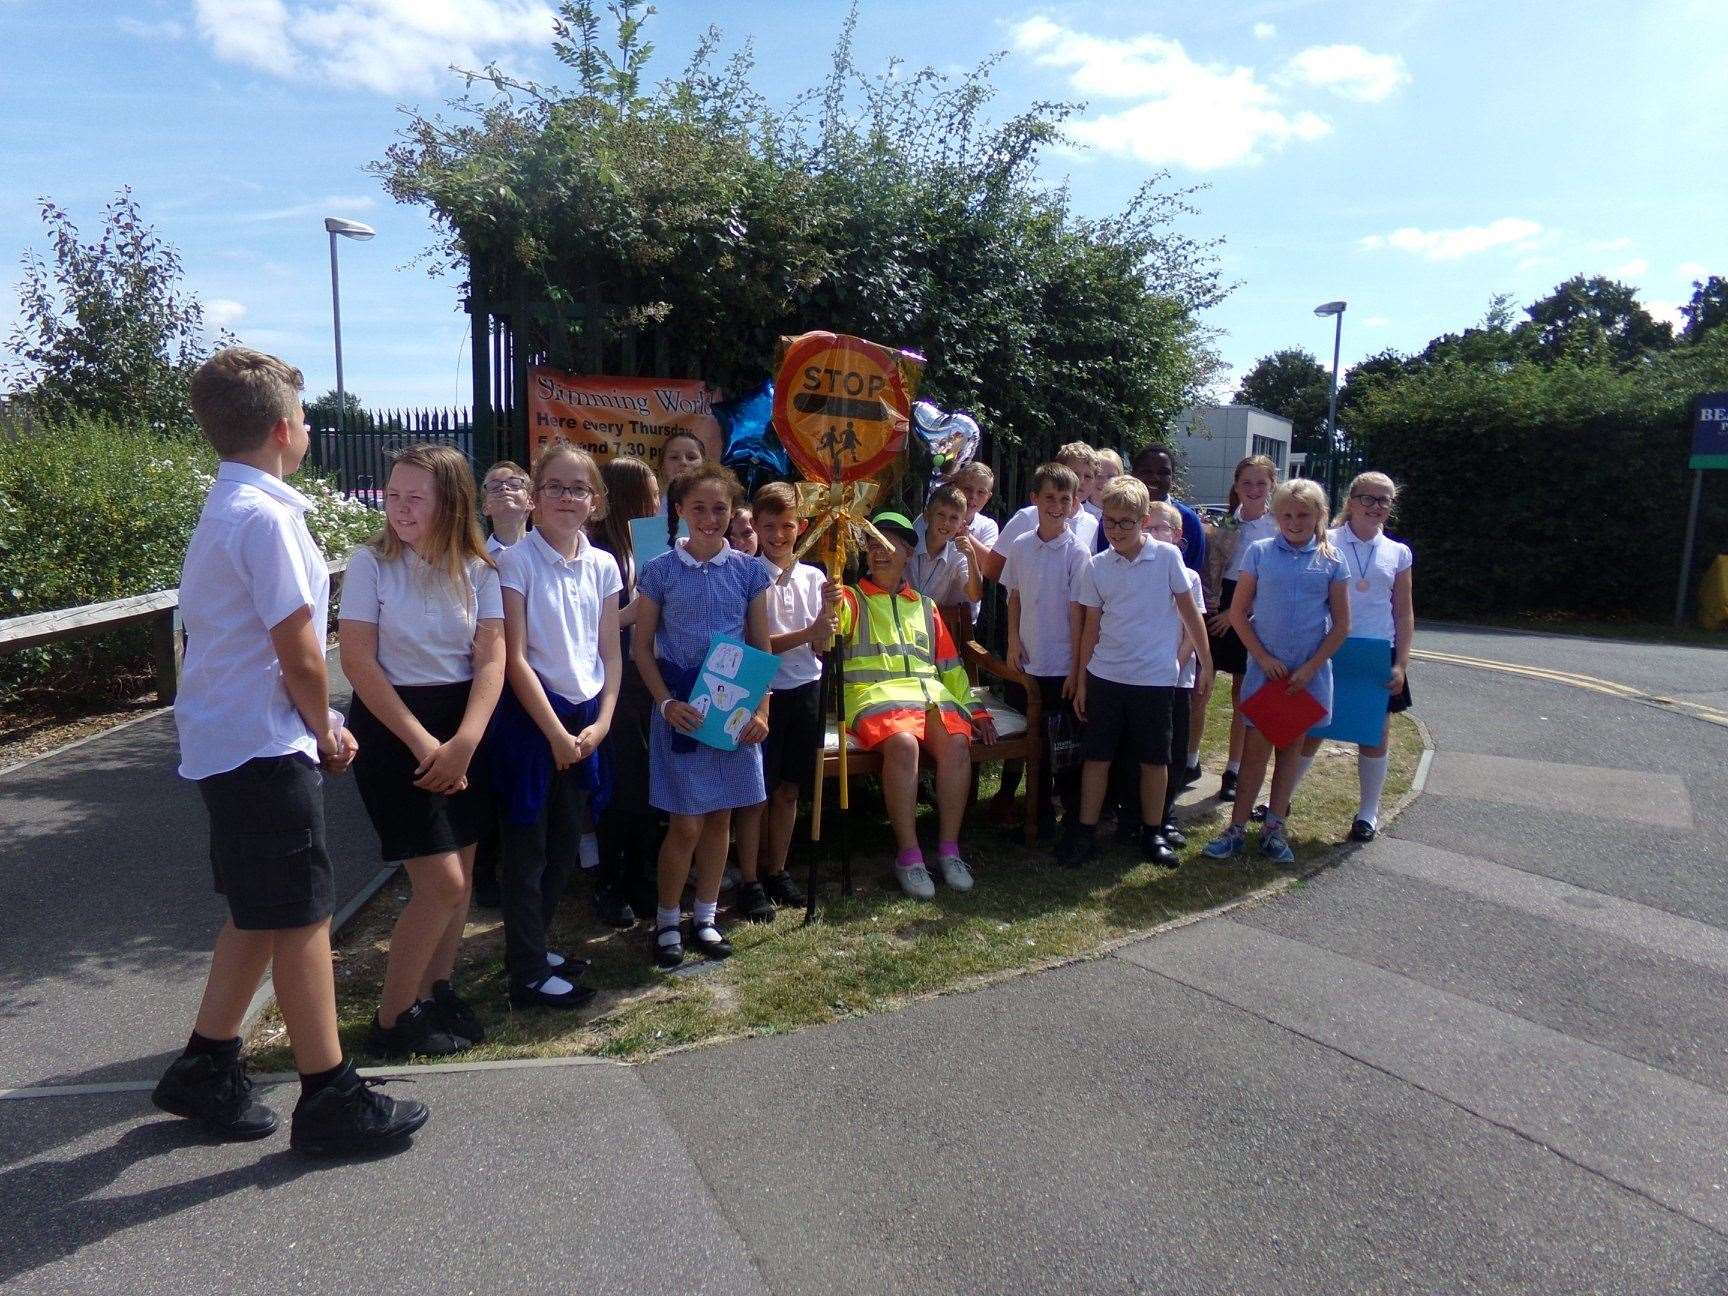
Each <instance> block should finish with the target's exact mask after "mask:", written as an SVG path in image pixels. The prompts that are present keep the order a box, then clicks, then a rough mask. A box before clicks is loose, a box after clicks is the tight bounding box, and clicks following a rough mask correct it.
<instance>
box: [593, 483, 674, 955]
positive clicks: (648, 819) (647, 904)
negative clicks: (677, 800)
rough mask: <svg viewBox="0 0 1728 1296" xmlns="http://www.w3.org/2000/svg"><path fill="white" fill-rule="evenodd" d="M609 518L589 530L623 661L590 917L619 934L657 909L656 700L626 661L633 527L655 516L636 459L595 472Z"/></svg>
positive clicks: (636, 603) (656, 506)
mask: <svg viewBox="0 0 1728 1296" xmlns="http://www.w3.org/2000/svg"><path fill="white" fill-rule="evenodd" d="M600 478H601V481H602V482H603V483H604V484H605V487H606V513H605V516H604V517H603V518H602V519H601V520H600V521H599V522H598V523H596V524H593V525H591V526H590V528H589V535H590V538H591V539H592V540H593V541H594V544H595V547H597V548H599V549H602V550H604V551H605V552H607V553H609V554H611V555H612V557H613V558H614V560H616V562H617V563H618V572H619V576H620V578H621V580H622V582H623V586H622V589H621V591H620V593H619V599H620V601H621V603H622V610H621V611H620V612H619V613H618V632H619V635H620V648H621V653H622V658H623V664H622V671H621V679H620V682H619V685H618V704H617V706H616V707H615V708H614V709H613V712H612V727H611V729H609V730H608V731H607V733H606V742H605V744H604V746H605V751H606V760H607V763H608V765H609V767H610V772H611V780H612V795H611V797H610V799H609V800H608V801H607V803H606V808H605V810H603V811H602V812H601V813H600V816H599V820H598V823H597V825H596V826H597V828H598V830H599V835H600V867H599V872H598V873H597V874H596V875H595V886H594V916H595V917H596V918H598V919H599V920H600V921H601V922H603V923H605V924H606V925H607V926H609V927H616V928H618V929H619V930H620V931H623V930H627V929H629V928H631V927H634V926H635V925H636V923H637V920H638V917H639V915H641V914H645V913H648V912H649V911H650V910H652V909H653V908H654V894H655V890H654V861H655V859H656V858H657V857H658V856H659V854H660V814H659V812H658V811H657V810H655V809H654V807H653V806H652V805H650V804H649V801H648V722H649V720H650V719H651V718H652V717H653V715H654V699H653V698H651V697H650V696H649V695H648V686H647V685H645V684H644V683H643V682H642V673H641V672H640V671H639V670H637V669H636V662H635V660H634V658H632V656H631V655H630V648H631V645H632V642H633V640H632V638H631V636H632V633H633V632H634V629H635V626H636V617H637V615H638V614H639V613H640V612H641V610H642V604H641V601H640V600H639V599H638V598H637V597H636V577H637V575H638V571H637V562H636V550H635V543H634V540H633V539H632V536H631V532H630V523H631V521H632V520H633V519H635V518H645V517H654V516H656V515H657V514H658V513H659V512H660V483H659V481H657V480H656V479H655V476H654V470H653V469H652V468H650V467H649V466H648V465H647V464H646V463H644V462H642V460H640V459H633V458H631V457H629V456H628V455H614V456H613V457H612V458H610V459H608V460H607V461H606V462H605V463H604V464H602V465H601V466H600Z"/></svg>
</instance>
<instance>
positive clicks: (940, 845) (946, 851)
mask: <svg viewBox="0 0 1728 1296" xmlns="http://www.w3.org/2000/svg"><path fill="white" fill-rule="evenodd" d="M959 854H960V843H959V842H937V843H936V855H937V857H938V858H939V859H953V858H954V857H955V856H957V855H959Z"/></svg>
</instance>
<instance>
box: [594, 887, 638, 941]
mask: <svg viewBox="0 0 1728 1296" xmlns="http://www.w3.org/2000/svg"><path fill="white" fill-rule="evenodd" d="M594 917H595V918H596V919H598V920H599V921H600V922H603V923H605V924H606V925H607V926H608V927H613V928H616V929H617V930H618V931H629V930H630V928H632V927H634V926H635V925H636V910H635V908H634V907H633V906H632V905H631V904H630V902H629V901H628V900H626V899H625V898H624V897H623V895H622V894H620V893H619V892H618V891H616V890H614V889H613V888H611V887H605V886H603V887H595V888H594Z"/></svg>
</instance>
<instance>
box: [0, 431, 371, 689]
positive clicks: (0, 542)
mask: <svg viewBox="0 0 1728 1296" xmlns="http://www.w3.org/2000/svg"><path fill="white" fill-rule="evenodd" d="M215 468H216V459H215V456H214V455H213V454H212V453H211V451H210V448H209V447H208V446H207V445H206V444H205V443H204V442H203V441H202V440H199V439H197V438H195V437H183V436H161V435H158V434H155V433H151V432H146V431H140V430H138V429H136V428H128V427H122V426H116V425H113V424H109V423H105V422H96V421H90V422H78V423H73V424H68V425H60V426H44V427H38V428H34V429H28V430H19V429H12V430H8V429H4V428H0V616H21V615H24V614H26V613H30V612H46V611H51V610H53V609H56V608H64V607H77V606H79V605H81V604H85V603H101V602H105V601H107V600H109V599H117V598H125V597H127V596H129V595H133V594H147V593H150V592H152V591H154V590H159V589H169V588H171V587H173V586H175V585H177V584H179V582H180V563H181V560H182V559H183V558H184V557H185V554H186V544H187V541H188V540H189V539H190V537H191V535H192V528H193V527H194V526H195V525H196V524H197V521H198V513H199V510H200V509H201V508H202V506H203V502H204V495H205V492H206V491H207V490H208V489H209V487H210V483H211V481H212V479H213V478H212V474H213V473H214V472H215ZM294 484H295V485H296V486H297V487H299V488H300V489H301V490H302V491H305V492H306V493H307V494H308V495H310V496H311V497H312V499H313V501H314V506H315V507H314V508H313V510H312V511H311V512H310V513H309V514H308V516H307V521H308V524H309V526H310V527H311V529H312V532H313V534H314V535H315V536H316V537H317V539H318V542H319V544H320V545H321V546H322V547H323V549H324V552H325V553H326V554H327V555H329V556H331V557H337V556H340V555H342V554H345V553H347V552H348V551H349V550H350V549H351V548H352V547H353V546H354V544H355V543H357V542H358V541H359V540H360V539H362V538H364V537H365V536H367V535H370V534H371V533H372V532H373V531H375V530H376V529H377V526H378V515H377V514H376V513H373V512H372V511H370V510H369V509H367V508H366V507H365V506H363V505H361V504H357V503H355V502H354V501H352V500H347V499H344V498H342V497H341V496H339V495H337V494H336V493H335V492H334V491H333V490H331V488H330V487H329V486H328V485H327V484H326V483H325V482H323V481H320V480H307V479H305V478H304V477H301V478H296V479H295V482H294ZM148 670H149V661H148V636H147V634H146V633H145V632H143V631H120V632H117V633H115V634H112V635H105V636H101V637H99V638H94V639H86V640H82V641H77V642H73V643H68V644H58V645H49V646H45V647H42V648H33V649H26V650H25V651H23V652H19V653H14V654H11V655H10V656H6V657H0V699H3V700H6V701H16V700H18V699H19V698H20V697H22V696H26V695H29V694H31V693H40V692H44V691H48V692H65V691H68V690H71V691H75V692H76V693H78V694H80V695H100V696H122V695H128V694H132V693H135V692H136V691H137V690H138V688H139V687H140V685H141V683H142V681H143V680H144V678H145V677H146V676H147V674H148Z"/></svg>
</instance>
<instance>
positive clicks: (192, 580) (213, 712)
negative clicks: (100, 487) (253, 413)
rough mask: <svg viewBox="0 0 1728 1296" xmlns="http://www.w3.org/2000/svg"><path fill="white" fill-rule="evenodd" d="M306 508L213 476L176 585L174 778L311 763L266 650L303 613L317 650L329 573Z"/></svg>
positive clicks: (239, 472)
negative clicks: (179, 629)
mask: <svg viewBox="0 0 1728 1296" xmlns="http://www.w3.org/2000/svg"><path fill="white" fill-rule="evenodd" d="M311 506H312V502H311V501H310V500H308V499H307V498H306V497H305V496H304V495H302V494H301V493H300V492H299V491H297V490H295V489H294V488H293V487H292V486H290V485H288V483H287V482H285V481H283V480H281V478H279V477H272V476H271V475H270V474H269V473H267V472H262V471H260V470H259V469H257V468H252V467H248V466H247V465H246V464H238V463H229V462H227V461H224V462H223V463H222V464H221V465H220V466H219V467H218V468H217V469H216V481H215V484H214V485H212V486H211V487H210V493H209V495H208V496H206V497H205V499H204V510H203V512H201V513H200V514H199V515H198V525H197V527H196V528H194V529H193V532H192V540H191V543H190V544H189V545H188V546H187V548H186V562H185V564H184V566H183V568H182V570H181V575H180V616H181V620H182V622H183V623H184V625H185V627H186V661H185V665H184V668H183V669H182V671H181V676H180V693H179V696H178V698H176V700H175V702H174V727H175V728H176V729H177V730H179V733H180V776H181V777H182V778H189V779H202V778H209V777H210V776H211V775H212V774H223V773H226V772H227V771H229V770H232V769H238V768H239V767H240V766H242V765H244V764H245V763H246V762H247V761H249V760H252V759H254V758H256V757H259V756H286V755H288V754H289V753H291V752H304V753H305V754H306V755H308V756H310V757H311V758H312V759H313V760H317V759H318V740H317V739H316V738H315V737H314V736H313V734H312V731H311V730H310V729H308V728H307V727H306V722H305V721H303V720H302V719H301V718H300V712H299V711H297V710H296V709H295V707H294V703H293V701H292V699H290V698H289V696H288V689H287V686H286V685H285V684H283V682H282V663H281V662H280V661H278V660H277V658H276V647H275V645H274V644H273V643H272V642H271V640H270V631H271V629H272V628H273V627H275V626H278V625H281V624H282V622H283V621H285V620H287V619H288V618H289V617H290V616H292V615H293V614H294V613H295V612H298V611H299V610H300V609H301V608H303V607H309V608H311V609H312V625H313V627H314V628H315V629H316V630H317V632H318V639H319V642H320V643H322V642H323V640H324V632H325V629H326V628H327V627H328V625H329V617H330V569H329V566H328V564H326V563H325V561H324V555H323V554H322V553H321V552H320V551H319V549H318V545H317V543H316V542H315V541H314V540H313V539H312V533H311V532H310V531H308V530H307V529H306V519H305V514H306V510H307V509H308V508H310V507H311Z"/></svg>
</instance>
